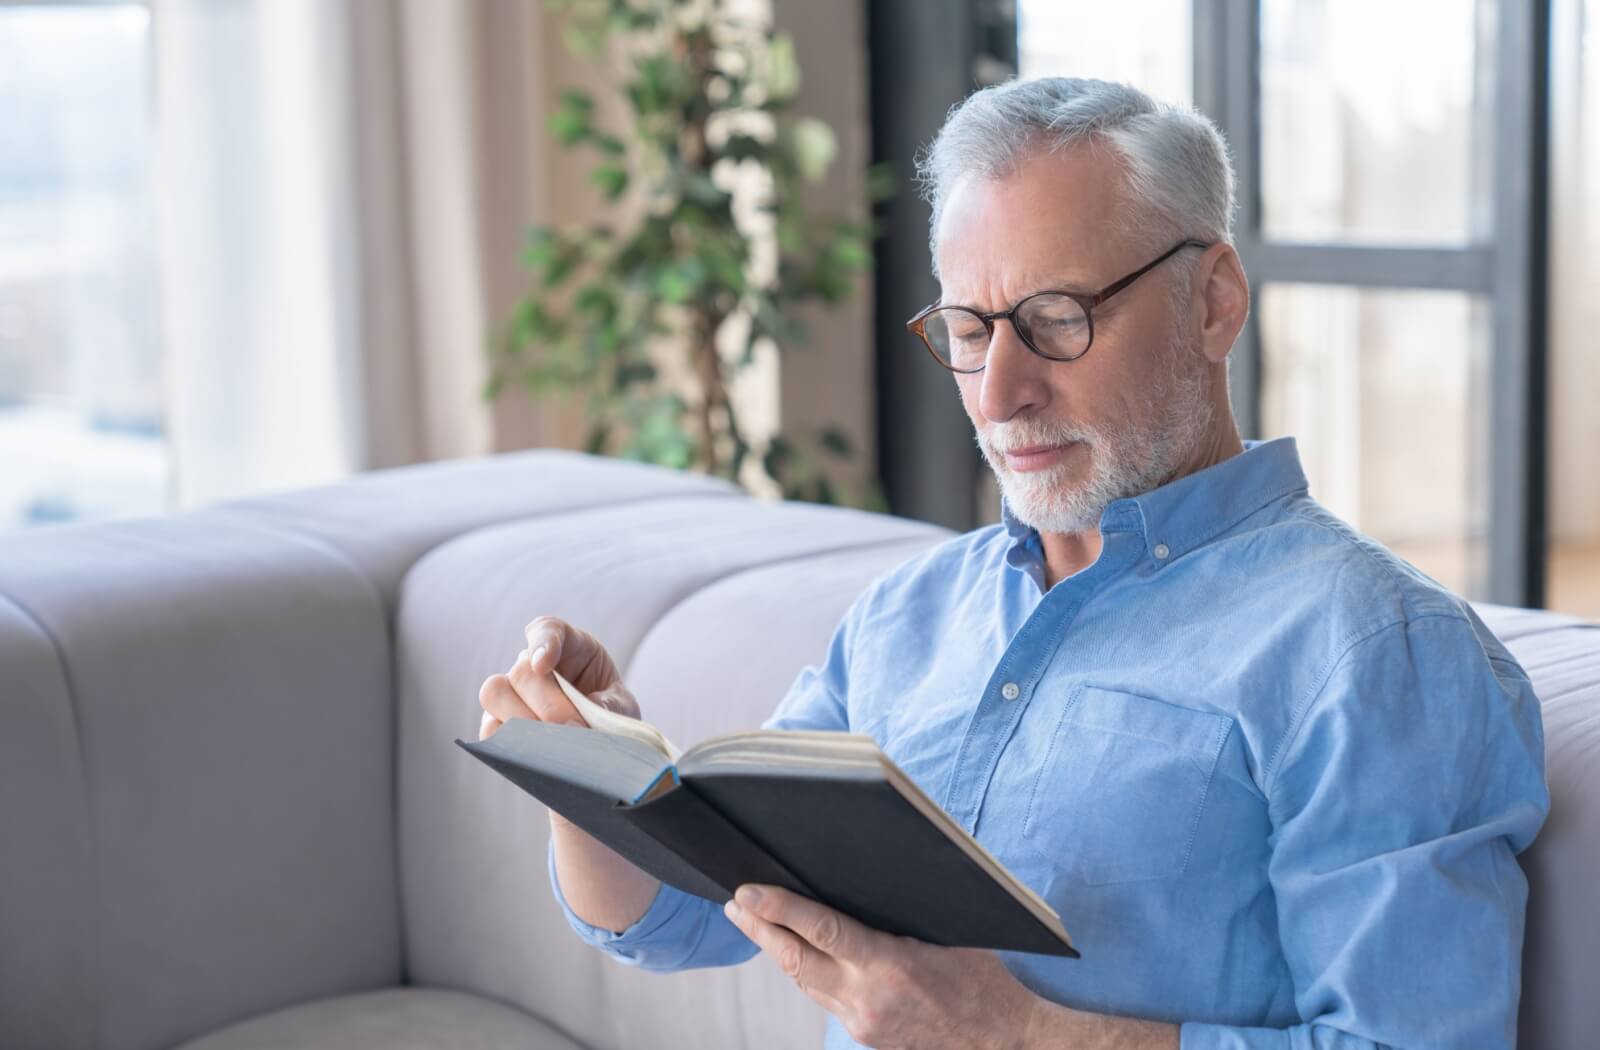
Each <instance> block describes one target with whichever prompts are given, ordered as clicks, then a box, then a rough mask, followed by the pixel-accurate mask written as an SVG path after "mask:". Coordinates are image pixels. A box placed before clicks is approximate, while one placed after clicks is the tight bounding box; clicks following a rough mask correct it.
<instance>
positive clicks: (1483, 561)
mask: <svg viewBox="0 0 1600 1050" xmlns="http://www.w3.org/2000/svg"><path fill="white" fill-rule="evenodd" d="M747 6H749V8H750V10H752V11H753V12H755V13H756V14H757V16H758V17H762V18H770V19H771V20H772V21H773V22H774V23H775V24H777V25H778V26H780V27H782V28H784V29H786V30H788V31H789V32H791V33H792V34H793V36H794V39H795V42H796V47H797V53H798V57H799V61H800V66H801V70H802V90H801V98H800V101H799V107H800V109H802V110H803V111H805V112H807V113H811V114H815V115H817V116H820V117H822V118H823V119H825V120H826V121H827V122H828V123H829V124H831V125H832V126H833V128H834V130H835V132H836V133H837V136H838V140H839V159H838V161H837V162H836V163H835V164H834V166H833V168H832V169H831V171H830V174H829V176H828V181H827V182H825V183H824V184H823V185H821V186H818V187H814V188H813V191H812V192H813V194H814V196H815V198H816V199H817V200H818V201H819V202H823V203H833V202H849V203H853V204H862V203H863V202H864V200H865V178H864V171H865V168H866V166H867V164H868V163H869V162H871V161H874V160H877V161H887V162H888V163H890V164H891V165H892V166H893V167H894V169H895V172H896V174H897V175H898V177H899V181H900V197H899V198H898V199H897V200H896V201H894V202H892V203H891V204H890V205H889V206H888V207H887V208H886V209H884V210H883V211H882V212H881V213H880V214H881V217H882V218H883V219H884V225H885V237H884V239H883V241H882V242H881V244H880V247H879V251H878V261H879V272H878V273H877V274H876V275H875V276H873V277H871V278H867V279H863V280H862V281H861V282H860V289H859V294H858V295H857V296H856V297H855V298H853V299H852V300H851V301H850V302H849V303H847V304H845V305H844V306H843V307H842V308H837V309H832V310H822V309H820V308H817V309H811V310H808V312H807V318H806V319H807V321H808V322H809V324H810V327H811V329H812V338H811V346H810V348H809V349H808V350H806V351H803V352H801V353H798V354H786V355H785V356H784V358H783V360H782V361H781V362H780V361H779V360H778V359H777V358H772V359H770V360H767V361H765V362H764V364H763V365H762V367H760V368H758V369H756V370H755V371H754V372H753V373H752V374H751V375H750V376H748V377H747V378H746V379H745V381H743V382H742V384H741V386H740V388H739V390H738V392H737V396H738V398H739V400H740V403H741V406H742V410H743V412H744V413H745V415H746V417H747V418H753V419H754V420H755V421H756V424H757V426H758V428H759V427H767V428H771V427H774V426H776V425H778V424H779V423H780V422H781V423H782V424H784V425H789V424H791V423H796V424H800V425H813V424H815V425H820V424H822V423H825V422H838V423H840V424H841V425H842V427H843V428H844V429H845V430H846V432H847V433H848V434H849V435H850V437H851V438H852V439H853V444H854V445H855V446H856V448H857V449H858V455H859V460H860V469H861V470H862V472H863V473H866V472H872V471H875V472H876V473H877V474H878V475H879V476H880V477H881V478H882V480H883V483H884V487H885V490H886V491H887V492H888V494H889V496H890V502H891V504H892V506H893V509H894V510H895V511H896V512H899V513H904V514H909V515H913V516H918V517H925V518H928V519H930V520H937V521H942V522H944V523H945V524H948V525H951V526H953V527H958V528H967V527H972V526H974V525H977V524H980V523H982V522H984V521H989V520H993V517H994V514H995V506H996V505H995V496H994V492H993V486H992V484H991V483H990V482H989V479H988V478H987V476H986V472H985V471H984V470H983V469H982V467H981V465H980V464H979V463H978V460H977V457H976V452H975V450H973V449H972V447H971V438H970V434H969V433H967V432H965V431H964V430H963V429H962V428H964V427H965V426H966V423H965V420H964V419H963V418H962V417H961V416H960V413H959V410H958V409H957V408H956V407H955V404H954V390H953V387H951V386H950V385H949V384H948V380H947V377H944V376H941V375H937V374H932V371H931V366H928V362H925V361H921V360H919V359H918V355H919V351H918V349H917V347H916V345H915V343H914V342H913V341H911V339H910V337H909V336H904V335H903V333H902V332H901V331H900V325H901V322H903V320H904V318H905V316H909V314H910V312H911V311H912V310H914V309H915V308H916V307H918V306H920V305H923V304H924V303H925V302H926V301H928V300H929V299H931V298H932V296H934V295H937V288H936V286H934V285H933V284H932V282H931V278H930V277H929V276H928V273H927V259H926V246H925V241H926V228H925V223H926V210H925V207H924V206H923V205H922V204H921V203H920V202H919V201H917V200H916V198H915V194H914V191H913V189H912V188H911V187H910V186H909V184H908V178H907V177H908V175H909V173H910V166H911V162H912V157H913V155H914V150H915V148H916V146H917V145H919V144H921V143H925V142H926V141H927V139H928V138H929V137H930V136H931V135H932V133H933V131H934V130H935V129H936V128H937V125H938V121H939V119H940V118H941V117H942V115H943V113H944V111H945V109H946V108H947V107H948V106H949V105H950V104H951V103H953V102H954V101H956V100H957V99H959V98H960V97H961V96H962V95H963V94H965V93H966V92H967V91H969V90H971V89H972V88H973V87H975V86H978V85H980V84H982V83H987V82H993V81H995V80H998V79H1001V78H1003V77H1005V76H1008V75H1014V74H1020V75H1022V76H1024V77H1032V76H1043V75H1058V74H1062V75H1085V76H1104V77H1110V78H1115V79H1126V80H1130V81H1132V82H1134V83H1136V84H1138V85H1140V86H1142V87H1144V88H1145V89H1147V90H1149V91H1150V92H1152V93H1153V94H1155V95H1157V96H1159V97H1162V98H1165V99H1168V100H1171V101H1174V102H1179V103H1193V104H1196V105H1198V106H1200V107H1201V108H1202V109H1203V110H1204V111H1205V112H1207V113H1208V114H1209V115H1211V116H1213V118H1214V119H1216V120H1217V121H1218V122H1219V124H1220V125H1221V126H1222V127H1223V128H1224V130H1225V131H1226V132H1227V133H1228V134H1229V135H1230V140H1231V141H1232V142H1233V147H1234V150H1235V159H1236V163H1238V164H1239V165H1240V168H1241V189H1242V191H1243V197H1242V207H1241V215H1240V236H1241V243H1240V248H1241V252H1242V254H1243V255H1244V257H1245V261H1246V265H1247V267H1248V268H1249V269H1250V272H1251V275H1252V279H1253V280H1254V281H1255V283H1256V287H1255V294H1256V299H1255V308H1254V313H1253V321H1252V328H1251V330H1250V332H1248V333H1247V337H1246V339H1245V340H1244V341H1242V343H1241V346H1240V348H1239V350H1238V351H1237V352H1236V354H1235V376H1234V396H1235V400H1236V404H1237V406H1238V410H1239V415H1240V418H1241V421H1242V423H1243V425H1244V428H1245V430H1246V434H1247V436H1252V437H1271V436H1276V435H1278V434H1284V433H1292V434H1295V435H1296V436H1297V438H1298V439H1299V442H1300V445H1301V449H1302V454H1303V456H1304V458H1305V461H1306V465H1307V469H1308V472H1309V473H1310V475H1311V480H1312V491H1313V494H1314V495H1316V496H1318V497H1319V498H1320V499H1322V500H1323V501H1324V502H1326V503H1328V504H1329V505H1330V506H1331V507H1332V508H1333V509H1334V510H1335V511H1337V512H1338V513H1340V514H1342V515H1344V516H1346V517H1347V518H1349V519H1350V520H1352V521H1353V522H1355V523H1356V524H1357V525H1358V526H1359V527H1361V528H1362V529H1364V530H1366V531H1368V532H1370V533H1371V534H1373V535H1375V536H1376V537H1377V538H1379V539H1380V540H1382V541H1383V542H1385V543H1388V544H1389V545H1391V546H1392V547H1394V548H1395V549H1396V550H1397V551H1399V552H1400V553H1401V554H1402V555H1403V556H1405V557H1407V558H1408V559H1410V560H1412V561H1413V562H1415V563H1416V564H1417V565H1418V566H1419V567H1421V568H1423V569H1424V571H1427V572H1429V573H1430V574H1432V575H1434V576H1436V577H1438V578H1439V579H1441V580H1442V581H1443V582H1445V583H1447V584H1448V585H1450V586H1452V587H1455V588H1457V589H1459V590H1461V591H1463V592H1465V593H1468V594H1470V595H1472V596H1474V597H1491V598H1495V599H1497V600H1503V601H1524V602H1530V603H1535V604H1549V605H1551V606H1552V607H1555V608H1561V609H1567V610H1570V611H1573V612H1578V613H1582V614H1585V615H1589V616H1600V468H1597V466H1596V456H1597V450H1600V413H1596V412H1595V411H1594V410H1593V408H1592V407H1591V406H1592V404H1593V402H1594V401H1595V399H1596V397H1597V395H1600V353H1597V352H1596V346H1595V339H1596V337H1595V333H1596V332H1597V331H1600V300H1597V297H1596V296H1595V295H1594V294H1593V292H1592V289H1593V288H1594V287H1596V286H1597V285H1600V262H1597V261H1596V258H1595V256H1596V252H1597V250H1600V29H1597V26H1600V0H1529V2H1523V0H1408V2H1407V3H1405V4H1401V5H1395V4H1392V3H1379V2H1377V0H1259V2H1255V0H1135V2H1129V3H1126V4H1118V5H1106V4H1096V3H1090V2H1087V0H1018V2H1016V3H1002V2H997V0H825V2H824V0H747ZM609 76H610V74H608V73H607V72H606V70H605V68H604V67H603V66H597V65H595V64H593V63H588V62H584V61H580V60H578V59H575V58H574V57H572V56H571V55H570V54H569V53H568V51H567V49H566V48H565V47H564V46H563V43H562V40H561V34H560V26H559V23H558V22H557V21H556V20H555V19H554V18H553V17H552V16H551V15H549V14H548V13H547V12H546V11H545V8H544V5H543V4H542V3H541V2H538V0H471V2H454V0H148V2H147V3H140V2H125V3H81V2H71V0H66V2H51V3H39V2H37V0H36V2H25V3H17V2H14V0H0V528H5V529H14V528H23V527H40V526H47V525H51V524H59V523H65V522H72V521H82V520H95V519H98V518H103V517H107V516H114V515H122V514H138V513H158V512H162V511H164V510H168V509H173V508H180V507H188V506H195V505H200V504H204V503H207V502H210V501H212V500H216V499H221V498H226V497H229V496H235V495H242V494H246V493H252V492H260V491H267V490H271V489H276V488H285V487H292V486H298V485H306V484H315V483H320V482H327V481H333V480H337V479H339V478H343V477H346V476H349V475H350V474H352V473H355V472H358V471H361V470H366V469H373V468H378V467H386V466H393V465H399V464H404V463H411V462H419V461H425V460H430V459H438V458H445V457H454V456H468V455H480V454H485V453H490V452H494V451H500V450H508V449H516V448H526V447H538V446H568V447H570V446H573V445H575V444H577V443H578V442H579V441H580V438H581V434H582V431H583V427H582V420H581V418H580V415H581V409H580V406H579V405H578V404H576V403H542V404H534V403H533V402H530V401H528V400H526V399H524V398H517V397H502V398H500V399H497V400H495V401H493V402H490V401H485V400H484V399H483V398H482V397H481V396H479V395H480V391H481V388H482V386H483V383H484V381H485V379H486V377H487V374H488V373H487V367H488V365H487V361H488V357H487V353H486V346H487V343H488V340H489V339H490V338H491V337H492V334H493V332H494V330H495V329H496V326H497V325H499V324H500V323H501V322H502V321H503V320H504V319H505V318H506V317H507V315H508V314H509V312H510V310H511V308H512V306H513V304H514V303H515V302H516V300H517V298H518V296H519V293H520V291H521V289H522V288H523V286H524V284H525V282H526V280H527V277H526V274H525V271H524V269H523V267H522V265H521V263H520V260H519V255H520V251H521V247H522V244H523V239H524V236H525V231H526V229H527V228H528V226H529V225H531V224H533V223H537V222H548V221H552V220H555V219H558V218H559V219H576V218H583V217H587V216H598V215H600V214H602V213H603V211H604V208H603V206H602V204H601V203H600V200H599V198H598V196H597V195H596V194H595V193H594V192H593V190H592V188H591V187H590V186H589V185H588V183H587V181H586V172H587V165H586V164H585V163H584V162H583V160H582V158H579V157H577V156H574V155H572V154H568V153H564V152H562V151H560V150H559V149H557V148H556V147H555V145H554V143H553V142H552V140H551V139H550V137H549V135H548V134H547V133H546V131H545V129H544V119H545V115H546V114H547V113H548V112H550V110H551V108H552V106H553V103H554V99H555V98H556V96H557V94H558V92H559V90H560V89H561V88H562V87H565V86H568V85H574V84H578V85H583V86H586V87H588V88H590V89H591V90H594V91H596V92H597V94H600V95H602V96H603V95H604V90H605V88H606V86H607V83H608V77H609ZM1519 100H1520V101H1519ZM1523 103H1525V104H1523ZM1519 106H1520V107H1521V108H1519ZM1519 187H1520V189H1519Z"/></svg>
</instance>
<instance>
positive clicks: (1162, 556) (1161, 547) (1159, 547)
mask: <svg viewBox="0 0 1600 1050" xmlns="http://www.w3.org/2000/svg"><path fill="white" fill-rule="evenodd" d="M1150 553H1151V554H1154V555H1155V556H1156V561H1166V560H1167V555H1169V554H1171V553H1172V552H1171V551H1169V550H1167V545H1166V544H1165V543H1158V544H1156V549H1155V550H1153V551H1151V552H1150Z"/></svg>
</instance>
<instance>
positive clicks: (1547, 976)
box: [1478, 605, 1600, 1050]
mask: <svg viewBox="0 0 1600 1050" xmlns="http://www.w3.org/2000/svg"><path fill="white" fill-rule="evenodd" d="M1478 612H1479V614H1480V615H1482V617H1483V619H1484V622H1485V623H1487V624H1488V625H1489V627H1490V628H1491V629H1493V630H1494V632H1495V634H1496V635H1498V636H1499V638H1500V640H1501V641H1503V642H1505V643H1506V648H1508V649H1510V650H1511V653H1512V655H1513V656H1515V657H1516V658H1517V661H1518V662H1519V663H1521V664H1522V667H1523V670H1525V671H1527V672H1528V677H1529V679H1531V680H1532V682H1533V687H1534V691H1535V692H1537V693H1538V694H1539V699H1540V701H1541V703H1540V708H1541V710H1542V712H1543V714H1544V745H1545V747H1544V752H1545V779H1546V781H1547V782H1548V783H1549V785H1550V818H1549V819H1548V820H1547V821H1546V822H1545V826H1544V829H1543V830H1542V831H1540V832H1539V837H1538V838H1537V839H1535V840H1534V843H1533V845H1532V846H1531V847H1529V848H1528V851H1527V852H1526V853H1524V854H1523V855H1522V857H1521V858H1520V859H1521V861H1522V867H1523V870H1524V871H1525V872H1527V875H1528V928H1527V937H1526V939H1525V941H1524V944H1523V951H1522V1011H1521V1014H1520V1017H1519V1025H1518V1028H1519V1038H1518V1045H1519V1046H1521V1047H1523V1048H1525V1050H1563V1048H1565V1047H1569V1046H1592V1045H1594V1040H1595V1032H1596V1030H1600V999H1597V998H1596V997H1595V995H1594V975H1595V973H1596V971H1597V970H1600V898H1597V897H1596V896H1595V892H1594V879H1595V873H1596V872H1600V624H1594V623H1586V622H1584V621H1582V620H1577V619H1574V618H1572V617H1570V616H1559V615H1555V614H1552V613H1545V612H1534V611H1531V610H1528V609H1506V608H1500V607H1496V606H1483V605H1480V606H1478Z"/></svg>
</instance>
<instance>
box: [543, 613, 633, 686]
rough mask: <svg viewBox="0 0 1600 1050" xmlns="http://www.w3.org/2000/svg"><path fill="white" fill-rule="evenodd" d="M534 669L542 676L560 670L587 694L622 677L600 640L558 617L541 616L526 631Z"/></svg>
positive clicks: (562, 674) (562, 675)
mask: <svg viewBox="0 0 1600 1050" xmlns="http://www.w3.org/2000/svg"><path fill="white" fill-rule="evenodd" d="M523 634H524V635H525V636H526V638H527V641H528V652H529V653H530V654H531V655H530V663H531V665H532V667H533V670H534V671H535V672H536V673H538V674H543V673H545V672H546V671H560V672H561V677H563V678H565V679H566V680H567V681H569V682H571V683H572V684H573V685H574V686H576V687H577V688H578V689H579V690H581V691H582V692H583V693H584V694H586V695H591V694H594V693H597V692H599V691H600V690H601V689H604V688H606V687H607V686H609V685H611V684H612V683H613V682H615V681H616V680H617V678H618V677H620V676H619V675H618V673H617V667H616V664H615V663H613V662H612V660H611V655H610V654H609V653H607V652H606V649H605V646H603V645H601V644H600V641H599V639H597V638H595V637H594V635H592V634H590V633H589V632H587V631H583V630H579V629H578V628H576V627H574V626H572V625H571V624H569V623H567V622H566V621H564V620H560V619H557V618H556V617H554V616H540V617H538V618H536V619H534V620H533V621H532V622H530V623H529V624H528V626H527V627H526V628H524V629H523Z"/></svg>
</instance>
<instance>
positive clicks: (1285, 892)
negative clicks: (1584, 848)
mask: <svg viewBox="0 0 1600 1050" xmlns="http://www.w3.org/2000/svg"><path fill="white" fill-rule="evenodd" d="M1279 751H1280V752H1281V755H1279V756H1273V757H1270V758H1268V759H1267V764H1266V766H1265V770H1266V772H1265V774H1264V776H1263V782H1264V786H1265V790H1266V793H1267V796H1268V799H1269V811H1270V813H1271V816H1272V823H1273V827H1274V832H1273V843H1274V845H1273V852H1272V857H1271V860H1270V861H1269V868H1268V875H1269V878H1270V881H1271V884H1272V888H1273V891H1274V893H1275V895H1276V897H1277V911H1278V927H1279V940H1280V942H1281V944H1282V947H1283V954H1284V958H1285V959H1286V960H1287V962H1288V966H1289V971H1290V974H1291V976H1292V978H1293V980H1294V989H1295V1005H1296V1008H1297V1013H1298V1014H1299V1016H1300V1018H1301V1020H1302V1022H1303V1023H1301V1024H1298V1025H1294V1026H1292V1027H1289V1028H1283V1029H1269V1028H1250V1027H1234V1026H1227V1025H1210V1024H1185V1025H1183V1026H1182V1028H1181V1045H1182V1050H1265V1048H1268V1047H1271V1048H1273V1050H1375V1048H1378V1047H1392V1048H1399V1050H1415V1048H1422V1047H1427V1048H1430V1050H1455V1048H1461V1050H1467V1048H1471V1050H1493V1048H1499V1047H1504V1048H1508V1050H1509V1048H1511V1047H1513V1046H1514V1045H1515V1042H1516V1021H1517V1003H1518V998H1519V996H1520V993H1521V959H1522V937H1523V921H1524V913H1525V907H1526V903H1527V881H1526V879H1525V878H1524V876H1523V873H1522V869H1521V868H1520V867H1519V865H1518V863H1517V860H1516V854H1517V853H1519V852H1521V851H1522V850H1523V849H1525V848H1527V846H1528V844H1529V843H1530V842H1532V841H1533V838H1534V835H1535V834H1536V833H1537V832H1538V830H1539V828H1540V826H1541V825H1542V824H1543V822H1544V819H1545V815H1546V814H1547V812H1548V811H1549V794H1548V791H1547V790H1546V787H1545V780H1544V731H1543V725H1542V722H1541V720H1540V713H1539V701H1538V698H1537V697H1536V696H1535V695H1534V692H1533V688H1532V686H1531V685H1530V684H1529V683H1528V679H1527V676H1526V675H1525V674H1524V673H1523V671H1522V669H1521V668H1520V667H1518V666H1517V665H1516V663H1515V661H1513V660H1511V659H1509V658H1508V657H1507V656H1506V655H1505V654H1503V652H1501V653H1496V654H1493V655H1491V654H1489V653H1486V652H1485V651H1484V649H1483V648H1482V646H1481V645H1480V644H1479V642H1478V640H1477V636H1476V635H1475V634H1474V632H1473V630H1472V627H1471V625H1470V624H1469V623H1468V622H1467V621H1466V620H1464V619H1461V618H1459V617H1453V616H1446V615H1436V616H1427V617H1421V618H1415V619H1413V620H1411V621H1409V622H1407V623H1399V624H1393V625H1391V626H1389V627H1386V628H1384V629H1382V630H1381V631H1378V632H1376V633H1374V634H1372V635H1370V636H1368V637H1367V638H1365V639H1363V640H1361V641H1359V642H1356V643H1355V644H1354V645H1352V646H1351V647H1350V648H1349V649H1348V650H1347V651H1346V652H1345V654H1344V655H1343V657H1342V658H1340V660H1339V661H1338V663H1337V664H1336V666H1335V667H1334V669H1333V671H1332V672H1331V674H1330V675H1329V676H1328V678H1327V680H1326V682H1325V684H1324V686H1323V687H1322V689H1321V691H1320V692H1319V694H1318V695H1317V696H1316V697H1315V698H1314V700H1313V701H1312V702H1311V703H1310V704H1308V705H1307V708H1306V713H1305V714H1304V715H1303V716H1302V717H1301V718H1300V719H1299V721H1298V723H1297V724H1292V725H1291V728H1290V730H1289V733H1288V734H1287V735H1286V737H1285V741H1284V743H1282V744H1281V745H1280V746H1279Z"/></svg>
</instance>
